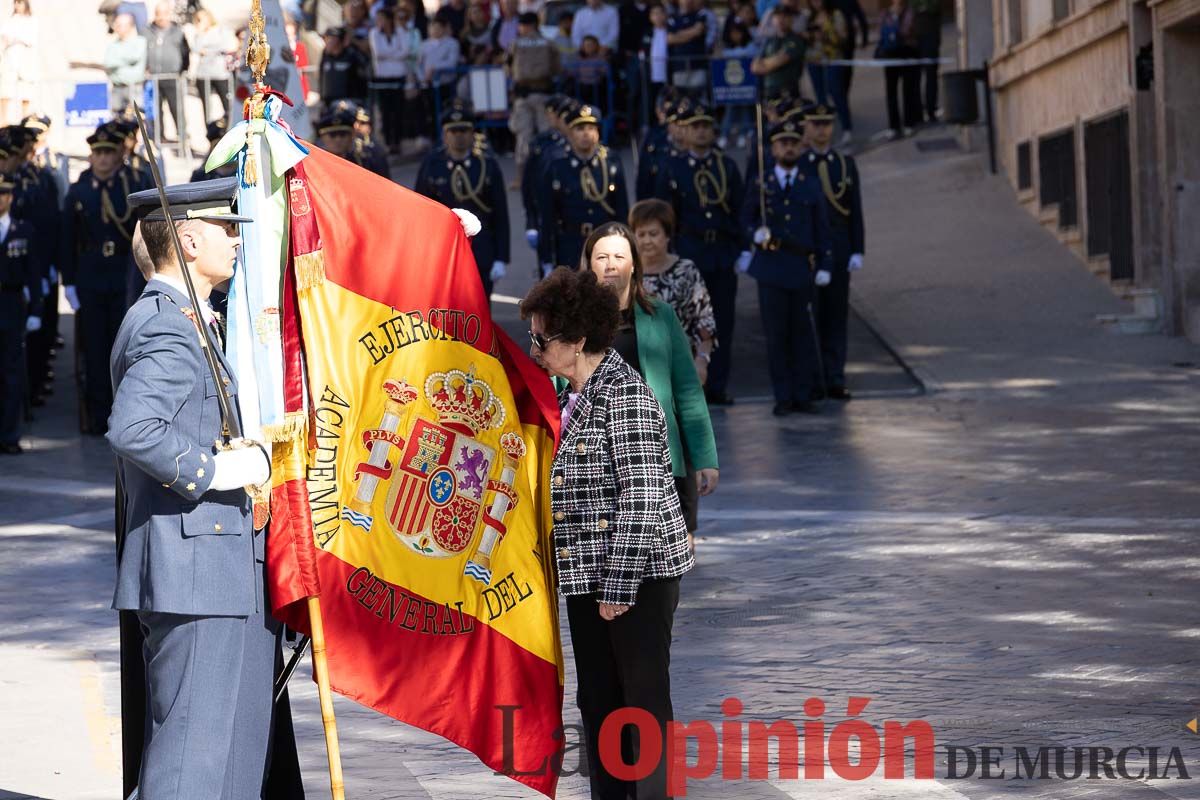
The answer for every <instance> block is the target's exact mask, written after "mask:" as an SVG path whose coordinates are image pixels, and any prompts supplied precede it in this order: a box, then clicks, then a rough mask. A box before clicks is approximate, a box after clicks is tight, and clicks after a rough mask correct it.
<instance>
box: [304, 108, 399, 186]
mask: <svg viewBox="0 0 1200 800" xmlns="http://www.w3.org/2000/svg"><path fill="white" fill-rule="evenodd" d="M354 117H355V113H354V107H353V106H351V105H349V104H346V105H343V106H342V107H339V108H331V109H330V110H329V111H326V112H325V113H324V114H323V115H322V116H321V118H320V119H319V120H318V121H317V136H318V138H319V142H320V145H321V147H322V148H323V149H325V150H328V151H329V152H331V153H333V154H334V155H335V156H341V157H342V158H344V159H346V160H347V161H350V162H352V163H354V164H357V165H358V166H360V167H362V168H363V169H368V170H370V171H371V172H374V173H375V174H377V175H379V176H381V177H384V178H388V179H389V180H390V179H391V175H390V174H389V171H388V170H387V164H386V162H385V163H384V164H383V165H382V166H381V165H380V164H379V163H378V162H377V161H372V160H370V159H369V158H368V157H367V156H368V155H369V154H368V153H365V151H363V150H362V149H361V148H359V146H358V139H357V137H356V136H355V135H354Z"/></svg>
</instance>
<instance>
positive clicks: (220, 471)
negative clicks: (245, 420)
mask: <svg viewBox="0 0 1200 800" xmlns="http://www.w3.org/2000/svg"><path fill="white" fill-rule="evenodd" d="M270 477H271V464H270V462H269V461H267V455H266V453H265V452H264V450H263V448H262V447H259V446H258V445H256V444H252V445H250V446H249V447H240V448H238V449H237V450H222V451H220V452H219V453H217V454H216V455H215V456H213V479H212V483H211V484H209V486H208V488H209V490H211V491H214V492H228V491H231V490H233V489H241V488H243V487H245V486H260V485H262V484H264V483H266V482H267V479H268V478H270Z"/></svg>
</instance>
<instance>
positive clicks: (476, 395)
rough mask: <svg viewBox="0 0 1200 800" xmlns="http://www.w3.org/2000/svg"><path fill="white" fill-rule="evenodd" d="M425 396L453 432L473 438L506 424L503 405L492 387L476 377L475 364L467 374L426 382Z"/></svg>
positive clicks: (433, 377) (442, 374)
mask: <svg viewBox="0 0 1200 800" xmlns="http://www.w3.org/2000/svg"><path fill="white" fill-rule="evenodd" d="M425 396H426V397H427V398H429V404H430V405H431V406H433V409H434V411H436V412H437V415H438V419H439V421H440V422H441V423H442V424H443V425H445V426H446V427H447V428H450V429H452V430H455V429H457V430H462V431H463V432H465V433H467V434H468V435H469V436H474V435H475V434H477V433H478V432H479V431H485V430H488V429H489V428H498V427H499V426H501V425H503V424H504V404H503V403H501V402H500V398H498V397H496V394H495V392H493V391H492V388H491V387H490V386H488V385H487V384H486V383H484V382H483V381H481V380H479V379H478V378H476V377H475V367H474V365H472V366H471V368H470V369H469V370H468V371H467V372H463V371H462V370H459V369H454V370H450V371H449V372H435V373H433V374H432V375H430V376H429V378H428V379H426V381H425Z"/></svg>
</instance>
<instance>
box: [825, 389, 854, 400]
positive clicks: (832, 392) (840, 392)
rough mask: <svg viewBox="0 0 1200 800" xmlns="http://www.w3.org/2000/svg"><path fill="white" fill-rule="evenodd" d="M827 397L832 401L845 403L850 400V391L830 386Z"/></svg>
mask: <svg viewBox="0 0 1200 800" xmlns="http://www.w3.org/2000/svg"><path fill="white" fill-rule="evenodd" d="M829 397H830V398H831V399H833V400H841V401H843V402H845V401H846V400H849V399H850V390H849V389H847V388H846V387H845V386H832V387H830V389H829Z"/></svg>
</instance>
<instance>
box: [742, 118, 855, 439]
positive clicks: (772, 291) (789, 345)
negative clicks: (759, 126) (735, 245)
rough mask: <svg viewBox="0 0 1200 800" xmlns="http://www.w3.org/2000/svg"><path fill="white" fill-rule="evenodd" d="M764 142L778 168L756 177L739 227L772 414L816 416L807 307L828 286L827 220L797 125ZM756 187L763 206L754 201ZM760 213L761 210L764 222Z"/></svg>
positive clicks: (781, 127) (779, 128)
mask: <svg viewBox="0 0 1200 800" xmlns="http://www.w3.org/2000/svg"><path fill="white" fill-rule="evenodd" d="M769 138H770V142H771V152H772V154H773V156H774V158H775V165H774V166H773V167H772V168H771V171H769V172H767V174H766V175H763V176H758V178H757V179H756V180H755V181H754V183H753V184H752V185H751V186H750V187H749V188H748V189H747V191H746V198H745V201H744V202H743V204H742V214H741V219H742V227H743V229H744V230H745V232H746V235H747V236H749V237H750V238H751V240H752V241H753V242H754V246H755V250H754V255H753V257H752V258H751V259H750V264H749V268H748V271H749V273H750V276H751V277H752V278H754V279H755V280H756V281H758V307H759V314H760V315H761V316H762V322H763V332H764V334H766V339H767V365H768V369H769V370H770V373H771V386H772V388H773V390H774V394H775V407H774V409H773V411H772V413H774V414H775V416H778V417H781V416H784V415H786V414H790V413H792V412H793V411H799V412H803V413H808V414H815V413H818V411H819V409H818V408H817V406H816V405H815V404H814V403H813V402H812V380H813V374H814V370H815V365H816V363H817V360H818V352H817V342H816V339H815V338H814V328H815V321H814V319H813V315H812V301H813V295H814V288H815V287H814V284H820V285H824V284H827V283H828V282H829V278H830V274H829V273H830V270H831V269H832V268H833V266H832V262H833V252H832V249H831V243H830V232H829V217H828V215H827V213H826V211H825V200H824V198H823V197H822V196H821V189H820V187H819V186H818V185H817V182H816V181H814V180H810V179H809V178H808V175H807V174H806V173H805V172H804V171H803V170H802V169H800V157H801V155H802V154H803V152H804V140H803V137H802V134H801V131H800V125H799V124H798V123H797V122H796V121H795V120H788V121H786V122H782V123H779V124H777V125H775V127H773V128H772V129H771V132H770V136H769ZM760 181H761V183H762V186H763V192H764V196H765V203H763V202H761V201H760V197H759V188H758V187H759V182H760ZM760 205H765V206H766V218H765V219H764V218H763V213H762V209H761V208H760ZM814 267H815V269H816V274H815V276H814V274H813V269H814Z"/></svg>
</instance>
